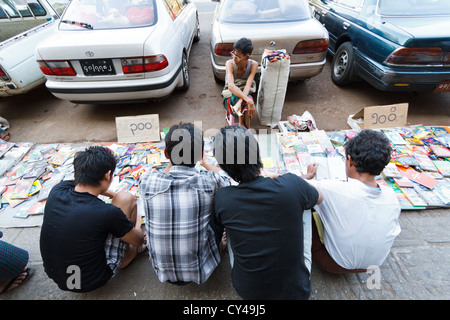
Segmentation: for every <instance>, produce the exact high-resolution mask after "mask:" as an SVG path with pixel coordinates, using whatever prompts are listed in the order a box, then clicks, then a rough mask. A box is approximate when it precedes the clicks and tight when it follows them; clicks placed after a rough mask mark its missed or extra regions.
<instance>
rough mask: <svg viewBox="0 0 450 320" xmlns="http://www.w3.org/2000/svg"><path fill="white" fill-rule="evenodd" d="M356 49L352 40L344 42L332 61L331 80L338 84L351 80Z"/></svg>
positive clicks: (344, 83) (347, 82)
mask: <svg viewBox="0 0 450 320" xmlns="http://www.w3.org/2000/svg"><path fill="white" fill-rule="evenodd" d="M353 59H354V50H353V45H352V43H351V42H345V43H343V44H342V45H341V46H340V47H339V49H338V50H337V52H336V54H335V55H334V57H333V61H332V62H331V80H333V82H334V83H335V84H336V85H338V86H342V85H346V84H349V83H350V82H351V76H352V68H353Z"/></svg>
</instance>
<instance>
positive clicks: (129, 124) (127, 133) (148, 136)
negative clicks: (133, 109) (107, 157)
mask: <svg viewBox="0 0 450 320" xmlns="http://www.w3.org/2000/svg"><path fill="white" fill-rule="evenodd" d="M116 129H117V141H118V142H119V143H137V142H150V141H160V136H159V115H157V114H148V115H143V116H130V117H116Z"/></svg>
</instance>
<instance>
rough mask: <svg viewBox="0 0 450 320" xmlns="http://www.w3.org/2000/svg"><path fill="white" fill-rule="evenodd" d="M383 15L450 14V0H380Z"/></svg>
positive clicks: (379, 8)
mask: <svg viewBox="0 0 450 320" xmlns="http://www.w3.org/2000/svg"><path fill="white" fill-rule="evenodd" d="M378 10H379V13H380V15H382V16H429V15H450V1H449V0H395V1H391V0H380V2H379V4H378Z"/></svg>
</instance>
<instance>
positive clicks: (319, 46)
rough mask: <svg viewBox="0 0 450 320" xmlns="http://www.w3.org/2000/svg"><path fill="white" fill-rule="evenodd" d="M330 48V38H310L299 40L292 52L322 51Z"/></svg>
mask: <svg viewBox="0 0 450 320" xmlns="http://www.w3.org/2000/svg"><path fill="white" fill-rule="evenodd" d="M327 50H328V40H326V39H321V40H308V41H301V42H299V43H298V44H297V45H296V46H295V48H294V51H293V52H292V53H293V54H305V53H320V52H325V51H327Z"/></svg>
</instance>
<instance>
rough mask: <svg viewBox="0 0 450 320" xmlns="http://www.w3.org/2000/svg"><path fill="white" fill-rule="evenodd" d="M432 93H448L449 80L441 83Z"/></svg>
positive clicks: (449, 88)
mask: <svg viewBox="0 0 450 320" xmlns="http://www.w3.org/2000/svg"><path fill="white" fill-rule="evenodd" d="M433 92H450V80H446V81H442V82H441V83H440V84H438V85H437V86H436V88H435V89H434V91H433Z"/></svg>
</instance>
